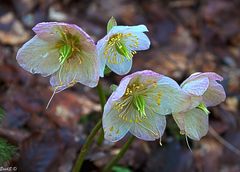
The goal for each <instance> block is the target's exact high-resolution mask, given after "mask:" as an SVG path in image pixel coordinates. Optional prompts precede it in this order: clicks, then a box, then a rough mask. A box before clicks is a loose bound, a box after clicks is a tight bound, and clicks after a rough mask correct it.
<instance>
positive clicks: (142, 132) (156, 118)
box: [130, 108, 166, 141]
mask: <svg viewBox="0 0 240 172" xmlns="http://www.w3.org/2000/svg"><path fill="white" fill-rule="evenodd" d="M136 113H137V112H136ZM136 115H137V114H136ZM146 115H147V118H145V119H142V121H141V122H137V123H136V122H133V125H132V127H131V129H130V132H131V133H132V134H133V135H134V136H136V137H138V138H139V139H142V140H146V141H151V140H156V139H159V138H160V137H162V135H163V133H164V130H165V128H166V119H165V116H162V115H159V114H157V113H155V112H154V111H152V110H151V109H148V108H146Z"/></svg>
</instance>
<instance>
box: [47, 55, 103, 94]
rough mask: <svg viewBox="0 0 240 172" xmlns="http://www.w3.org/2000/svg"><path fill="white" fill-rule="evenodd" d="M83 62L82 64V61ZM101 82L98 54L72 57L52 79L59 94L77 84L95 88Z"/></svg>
mask: <svg viewBox="0 0 240 172" xmlns="http://www.w3.org/2000/svg"><path fill="white" fill-rule="evenodd" d="M79 60H81V63H80V61H79ZM98 80H99V71H98V61H97V59H96V54H95V53H94V52H93V53H92V54H87V53H84V52H82V53H81V54H77V55H76V56H74V57H71V58H70V59H69V60H68V61H67V62H65V63H64V64H63V66H62V68H60V69H59V71H57V72H56V73H55V74H54V75H53V76H52V77H51V79H50V83H51V85H52V86H53V87H58V88H59V89H58V92H59V91H62V89H65V88H67V87H70V86H73V85H74V84H75V83H76V82H79V83H81V84H83V85H86V86H89V87H95V86H96V85H97V83H98Z"/></svg>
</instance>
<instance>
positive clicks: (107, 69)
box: [104, 66, 112, 75]
mask: <svg viewBox="0 0 240 172" xmlns="http://www.w3.org/2000/svg"><path fill="white" fill-rule="evenodd" d="M111 72H112V71H111V69H110V68H109V67H108V66H106V67H105V69H104V75H108V74H109V73H111Z"/></svg>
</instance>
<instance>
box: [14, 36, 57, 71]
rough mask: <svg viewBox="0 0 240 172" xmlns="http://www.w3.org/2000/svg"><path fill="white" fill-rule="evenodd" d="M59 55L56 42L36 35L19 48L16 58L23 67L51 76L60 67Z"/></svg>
mask: <svg viewBox="0 0 240 172" xmlns="http://www.w3.org/2000/svg"><path fill="white" fill-rule="evenodd" d="M58 56H59V53H58V50H57V49H55V47H54V44H50V43H48V42H46V41H44V40H42V39H40V38H39V37H38V36H34V37H33V38H32V39H30V40H29V41H28V42H26V43H25V44H24V45H23V46H22V48H20V49H19V50H18V52H17V57H16V59H17V62H18V63H19V65H20V66H21V67H22V68H23V69H25V70H27V71H29V72H31V73H33V74H35V73H39V74H41V75H43V76H49V75H51V74H53V73H54V72H56V71H57V70H58V69H59V67H60V63H59V60H58Z"/></svg>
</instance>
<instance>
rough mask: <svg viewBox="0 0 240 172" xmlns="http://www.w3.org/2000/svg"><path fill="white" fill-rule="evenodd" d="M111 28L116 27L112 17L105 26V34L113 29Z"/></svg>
mask: <svg viewBox="0 0 240 172" xmlns="http://www.w3.org/2000/svg"><path fill="white" fill-rule="evenodd" d="M113 26H117V22H116V20H115V18H114V17H111V18H110V19H109V21H108V24H107V33H108V32H110V30H111V29H112V28H113Z"/></svg>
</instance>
